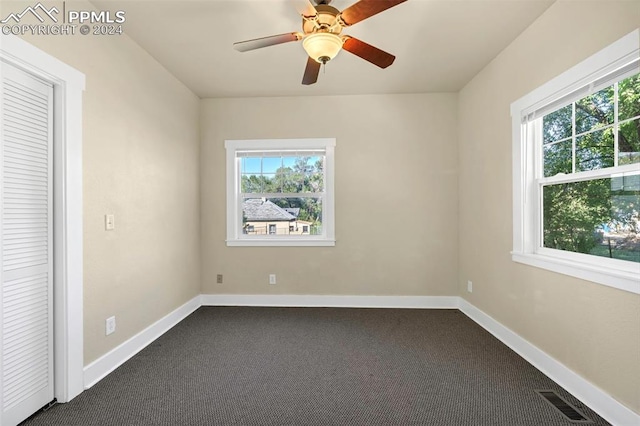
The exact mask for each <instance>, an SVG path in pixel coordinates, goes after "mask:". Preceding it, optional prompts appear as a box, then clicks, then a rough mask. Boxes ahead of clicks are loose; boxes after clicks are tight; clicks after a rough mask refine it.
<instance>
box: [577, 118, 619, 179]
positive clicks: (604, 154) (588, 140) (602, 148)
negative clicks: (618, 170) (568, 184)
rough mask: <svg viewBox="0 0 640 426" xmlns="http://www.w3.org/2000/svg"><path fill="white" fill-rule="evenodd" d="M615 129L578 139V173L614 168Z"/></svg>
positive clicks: (600, 131)
mask: <svg viewBox="0 0 640 426" xmlns="http://www.w3.org/2000/svg"><path fill="white" fill-rule="evenodd" d="M613 143H614V138H613V129H612V128H608V129H605V130H598V131H596V132H593V133H588V134H586V135H583V136H579V137H577V138H576V171H577V172H581V171H586V170H596V169H602V168H605V167H613V158H614V149H613Z"/></svg>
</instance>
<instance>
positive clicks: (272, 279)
mask: <svg viewBox="0 0 640 426" xmlns="http://www.w3.org/2000/svg"><path fill="white" fill-rule="evenodd" d="M275 283H276V274H269V284H275Z"/></svg>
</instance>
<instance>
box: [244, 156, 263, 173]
mask: <svg viewBox="0 0 640 426" xmlns="http://www.w3.org/2000/svg"><path fill="white" fill-rule="evenodd" d="M241 162H242V164H241V169H240V170H241V171H242V173H247V174H259V173H260V171H261V167H262V164H261V158H259V157H243V158H242V159H241Z"/></svg>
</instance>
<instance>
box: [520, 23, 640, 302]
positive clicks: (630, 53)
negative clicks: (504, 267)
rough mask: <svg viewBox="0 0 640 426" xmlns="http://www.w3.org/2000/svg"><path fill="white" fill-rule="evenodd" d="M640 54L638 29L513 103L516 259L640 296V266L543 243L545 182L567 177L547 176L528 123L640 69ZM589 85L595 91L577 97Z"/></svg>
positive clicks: (632, 168)
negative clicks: (616, 75)
mask: <svg viewBox="0 0 640 426" xmlns="http://www.w3.org/2000/svg"><path fill="white" fill-rule="evenodd" d="M639 58H640V30H639V29H636V30H634V31H633V32H631V33H630V34H627V35H626V36H624V37H623V38H621V39H620V40H618V41H616V42H614V43H613V44H611V45H610V46H608V47H606V48H604V49H603V50H601V51H599V52H598V53H596V54H594V55H593V56H591V57H589V58H587V59H586V60H584V61H583V62H581V63H579V64H578V65H576V66H574V67H573V68H571V69H569V70H568V71H566V72H564V73H562V74H561V75H559V76H558V77H556V78H554V79H553V80H551V81H549V82H548V83H546V84H544V85H542V86H541V87H539V88H537V89H535V90H534V91H532V92H531V93H529V94H527V95H526V96H524V97H522V98H520V99H519V100H517V101H515V102H514V103H512V104H511V120H512V141H513V251H512V252H511V258H512V260H513V261H515V262H519V263H524V264H527V265H531V266H535V267H539V268H543V269H547V270H550V271H554V272H558V273H562V274H566V275H570V276H573V277H577V278H581V279H584V280H588V281H592V282H595V283H599V284H602V285H606V286H609V287H614V288H617V289H621V290H625V291H629V292H632V293H636V294H640V264H637V263H635V262H629V261H622V260H618V259H609V258H605V257H598V256H594V255H589V254H582V253H573V252H568V251H562V250H555V249H550V248H545V247H542V241H541V240H542V238H541V235H542V218H541V211H542V190H541V188H542V186H541V183H549V182H550V181H551V180H550V179H552V180H553V183H562V178H559V177H557V176H554V177H553V178H542V175H541V173H542V166H541V162H542V159H541V154H540V153H541V149H538V148H539V147H538V146H537V145H536V144H535V143H526V141H531V140H533V138H532V134H533V133H534V132H539V131H541V129H536V126H527V125H526V124H524V123H523V118H524V117H527V116H528V115H530V114H532V113H533V112H535V111H539V110H541V109H543V108H544V107H545V106H547V105H550V104H552V103H557V102H558V101H559V100H561V99H563V98H565V97H570V98H572V99H571V100H574V99H575V100H577V98H579V97H582V96H586V95H588V94H589V93H591V92H595V91H597V90H599V89H601V88H602V87H600V88H598V87H595V86H594V82H597V81H598V80H599V79H601V78H604V77H606V76H607V75H610V74H612V73H614V72H616V71H617V70H620V69H622V68H624V67H628V66H629V64H632V63H633V64H634V66H636V67H638V72H640V60H639ZM596 85H597V83H596ZM585 87H587V88H589V89H591V90H590V91H589V92H588V93H584V94H582V95H577V93H579V91H580V90H581V89H583V88H585ZM571 100H567V102H566V103H567V104H568V103H570V102H571ZM558 106H562V105H558ZM549 112H551V111H549ZM537 127H539V126H537ZM638 170H640V164H631V165H625V166H617V167H615V172H616V173H628V172H631V173H635V172H636V171H638ZM609 173H611V170H607V169H601V170H593V171H587V172H580V173H574V174H571V175H567V179H566V180H567V181H575V180H576V178H577V179H581V180H587V179H594V178H597V177H608V176H606V175H607V174H609ZM556 181H557V182H556Z"/></svg>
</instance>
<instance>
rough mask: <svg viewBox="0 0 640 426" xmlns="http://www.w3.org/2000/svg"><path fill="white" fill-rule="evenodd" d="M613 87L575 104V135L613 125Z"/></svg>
mask: <svg viewBox="0 0 640 426" xmlns="http://www.w3.org/2000/svg"><path fill="white" fill-rule="evenodd" d="M613 114H614V109H613V86H610V87H607V88H606V89H603V90H601V91H599V92H597V93H594V94H593V95H590V96H587V97H586V98H582V99H580V100H579V101H578V102H576V134H579V133H583V132H588V131H589V130H592V129H597V128H600V127H604V126H607V125H609V124H613Z"/></svg>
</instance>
